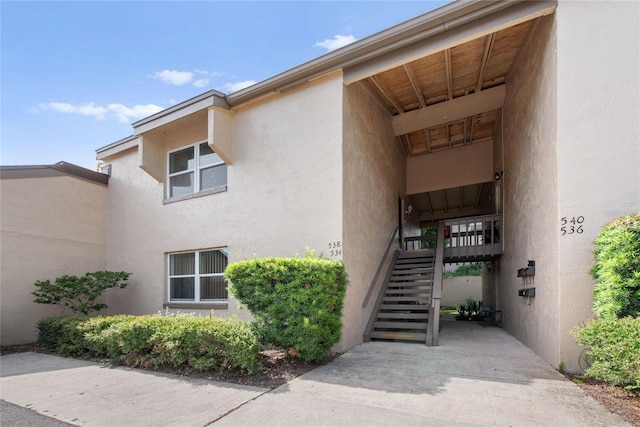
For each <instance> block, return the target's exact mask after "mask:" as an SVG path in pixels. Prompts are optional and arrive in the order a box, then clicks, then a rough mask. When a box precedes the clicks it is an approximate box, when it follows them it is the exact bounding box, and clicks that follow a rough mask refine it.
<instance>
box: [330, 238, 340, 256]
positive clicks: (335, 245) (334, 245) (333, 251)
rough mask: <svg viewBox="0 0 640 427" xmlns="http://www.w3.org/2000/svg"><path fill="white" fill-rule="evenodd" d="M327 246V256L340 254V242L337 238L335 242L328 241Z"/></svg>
mask: <svg viewBox="0 0 640 427" xmlns="http://www.w3.org/2000/svg"><path fill="white" fill-rule="evenodd" d="M328 246H329V256H340V255H342V243H341V242H340V241H339V240H338V241H335V242H330V243H329V245H328Z"/></svg>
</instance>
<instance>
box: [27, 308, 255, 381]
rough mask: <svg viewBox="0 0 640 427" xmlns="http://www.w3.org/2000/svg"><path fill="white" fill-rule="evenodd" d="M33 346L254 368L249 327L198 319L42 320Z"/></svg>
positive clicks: (134, 361)
mask: <svg viewBox="0 0 640 427" xmlns="http://www.w3.org/2000/svg"><path fill="white" fill-rule="evenodd" d="M38 329H39V331H40V333H39V340H38V341H39V343H40V344H41V345H43V346H45V347H47V348H50V349H52V350H55V351H58V352H60V353H61V354H64V355H72V356H80V355H86V356H97V357H108V358H110V359H111V360H113V361H114V362H116V363H121V364H125V365H128V366H144V367H151V366H160V365H163V364H169V365H171V366H181V365H188V366H190V367H192V368H194V369H198V370H206V369H214V368H226V367H237V368H241V369H245V370H247V371H248V372H255V371H256V370H257V369H258V354H259V352H260V347H259V344H258V340H257V337H256V335H255V333H254V332H253V330H252V329H251V327H250V325H249V324H248V323H246V322H242V321H240V320H237V319H226V318H218V317H198V316H188V315H181V316H169V317H163V316H157V315H156V316H99V317H92V318H88V317H78V316H69V317H61V318H52V319H43V320H41V321H40V322H39V323H38Z"/></svg>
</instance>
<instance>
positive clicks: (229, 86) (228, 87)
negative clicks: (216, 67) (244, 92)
mask: <svg viewBox="0 0 640 427" xmlns="http://www.w3.org/2000/svg"><path fill="white" fill-rule="evenodd" d="M256 83H258V82H257V81H255V80H245V81H243V82H236V83H225V84H224V85H222V86H223V87H224V90H225V91H226V92H227V93H231V92H237V91H239V90H240V89H244V88H246V87H249V86H252V85H254V84H256Z"/></svg>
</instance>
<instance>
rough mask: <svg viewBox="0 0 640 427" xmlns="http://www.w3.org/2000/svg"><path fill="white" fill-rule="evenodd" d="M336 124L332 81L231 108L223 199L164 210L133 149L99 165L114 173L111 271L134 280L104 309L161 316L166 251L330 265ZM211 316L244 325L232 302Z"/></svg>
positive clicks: (335, 231)
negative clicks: (308, 255)
mask: <svg viewBox="0 0 640 427" xmlns="http://www.w3.org/2000/svg"><path fill="white" fill-rule="evenodd" d="M341 123H342V76H341V75H340V74H339V73H334V74H332V75H330V76H327V77H325V78H323V79H318V80H315V81H314V82H313V83H309V84H307V85H304V86H302V87H298V88H293V89H289V90H287V91H283V92H281V93H280V94H275V95H271V96H269V97H268V98H267V99H263V100H259V101H256V102H253V103H251V104H250V105H246V106H242V107H241V108H238V109H235V110H233V112H232V118H231V126H232V129H231V134H232V135H233V144H232V145H233V163H232V164H231V165H229V166H228V176H227V178H228V189H227V191H225V192H222V193H218V194H212V195H208V196H203V197H197V198H192V199H188V200H182V201H179V202H174V203H168V204H163V197H164V185H163V184H161V183H159V182H157V181H156V180H154V178H152V177H151V176H150V175H148V174H147V173H145V172H144V171H143V170H142V169H140V168H139V167H138V166H137V162H138V153H137V149H136V148H133V149H131V150H129V151H127V152H125V153H122V154H119V155H115V156H112V157H109V158H107V159H105V161H106V162H107V163H111V164H112V165H113V168H112V177H111V181H110V183H109V184H110V185H109V240H108V265H109V268H111V269H118V270H126V271H130V272H132V273H133V275H132V277H131V284H130V285H129V287H128V288H127V289H125V290H123V292H119V293H118V294H117V295H115V294H114V295H113V298H112V299H111V300H110V303H111V304H110V305H111V306H112V307H117V311H118V312H126V313H154V312H158V311H160V310H162V305H163V303H164V302H165V301H166V288H167V279H166V266H165V263H166V261H165V260H166V253H167V252H174V251H186V250H198V249H206V248H215V247H223V246H226V247H228V250H229V261H230V262H234V261H238V260H242V259H245V258H252V257H254V256H256V257H265V256H295V255H297V254H299V255H301V256H304V254H305V249H306V248H307V247H308V248H310V249H315V250H316V251H317V252H318V253H321V252H323V253H324V254H325V256H327V257H330V254H329V250H328V245H329V243H330V242H337V241H341V240H342V186H341V182H342V169H341V167H342V155H341V144H342V124H341ZM205 135H206V132H205ZM167 144H168V145H167V147H165V149H168V148H171V147H179V146H182V145H183V144H182V142H181V141H180V140H177V141H168V142H167ZM165 155H166V154H165ZM333 258H335V259H340V256H337V257H333ZM180 311H182V312H197V310H196V307H195V306H194V308H193V309H181V310H180ZM114 312H115V310H114ZM215 313H216V315H221V316H226V315H232V314H239V315H240V316H241V317H243V318H248V317H249V314H248V313H247V311H246V310H238V307H237V303H236V302H235V301H233V300H230V303H229V306H228V309H219V310H216V312H215Z"/></svg>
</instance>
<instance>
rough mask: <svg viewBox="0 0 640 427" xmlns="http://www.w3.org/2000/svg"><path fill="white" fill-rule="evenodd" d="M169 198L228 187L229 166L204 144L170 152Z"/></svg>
mask: <svg viewBox="0 0 640 427" xmlns="http://www.w3.org/2000/svg"><path fill="white" fill-rule="evenodd" d="M167 182H168V183H169V184H168V186H169V188H168V193H169V194H168V196H169V198H171V197H178V196H184V195H188V194H193V193H198V192H200V191H204V190H208V189H212V188H217V187H223V186H225V185H227V165H226V164H225V163H224V161H222V159H221V158H220V156H218V155H217V154H216V153H215V152H214V151H213V150H212V149H211V147H209V144H207V143H206V142H202V143H199V144H195V145H192V146H189V147H186V148H180V149H178V150H175V151H171V152H169V179H168V181H167Z"/></svg>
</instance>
